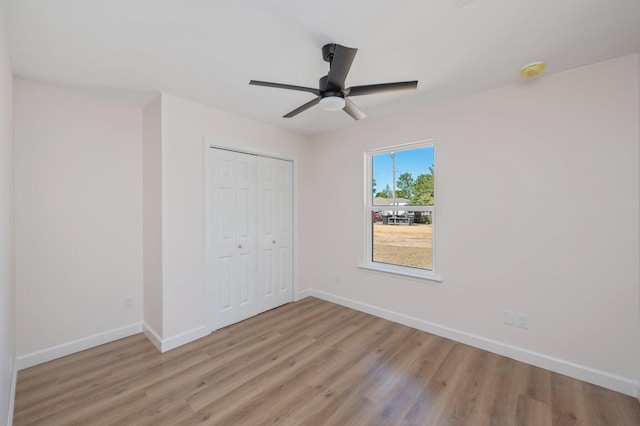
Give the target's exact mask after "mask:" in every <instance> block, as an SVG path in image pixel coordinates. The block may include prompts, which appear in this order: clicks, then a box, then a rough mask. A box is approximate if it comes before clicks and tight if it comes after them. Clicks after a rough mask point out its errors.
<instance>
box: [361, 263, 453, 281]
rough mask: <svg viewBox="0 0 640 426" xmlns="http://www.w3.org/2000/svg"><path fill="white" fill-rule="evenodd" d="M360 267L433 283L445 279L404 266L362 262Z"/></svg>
mask: <svg viewBox="0 0 640 426" xmlns="http://www.w3.org/2000/svg"><path fill="white" fill-rule="evenodd" d="M358 268H361V269H367V270H370V271H375V272H383V273H386V274H393V275H399V276H401V277H407V278H414V279H418V280H420V281H430V283H431V284H436V283H441V282H442V280H444V278H443V277H441V276H439V275H435V274H433V273H431V272H412V271H409V270H404V268H403V270H399V269H396V268H393V267H388V266H378V265H371V264H360V265H358Z"/></svg>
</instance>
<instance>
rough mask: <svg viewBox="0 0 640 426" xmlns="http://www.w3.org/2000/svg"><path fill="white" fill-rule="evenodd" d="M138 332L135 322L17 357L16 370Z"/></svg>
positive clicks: (138, 327) (140, 330) (138, 326)
mask: <svg viewBox="0 0 640 426" xmlns="http://www.w3.org/2000/svg"><path fill="white" fill-rule="evenodd" d="M140 332H142V323H141V322H137V323H134V324H130V325H126V326H124V327H119V328H114V329H112V330H107V331H104V332H102V333H97V334H94V335H92V336H87V337H83V338H81V339H77V340H72V341H71V342H67V343H63V344H60V345H56V346H52V347H50V348H46V349H42V350H39V351H35V352H31V353H29V354H26V355H21V356H19V357H17V359H16V364H17V368H18V370H23V369H25V368H29V367H33V366H34V365H38V364H42V363H43V362H47V361H52V360H54V359H57V358H61V357H63V356H67V355H71V354H73V353H76V352H80V351H84V350H85V349H89V348H93V347H95V346H99V345H104V344H105V343H109V342H113V341H114V340H118V339H122V338H124V337H129V336H132V335H134V334H138V333H140Z"/></svg>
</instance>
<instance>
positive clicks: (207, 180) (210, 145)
mask: <svg viewBox="0 0 640 426" xmlns="http://www.w3.org/2000/svg"><path fill="white" fill-rule="evenodd" d="M211 149H222V150H226V151H232V152H236V153H239V154H248V155H255V156H258V157H266V158H272V159H276V160H283V161H289V162H291V164H292V193H291V198H292V200H291V201H292V224H291V234H292V238H291V240H292V264H291V269H292V271H291V273H292V284H293V286H292V287H293V295H292V301H296V300H299V299H301V298H302V297H300V296H299V294H298V258H297V256H296V252H297V248H298V233H297V229H298V205H297V197H296V194H297V188H298V183H297V181H298V179H297V175H298V171H297V163H296V159H295V158H290V157H285V156H282V155H279V154H274V153H272V152H265V151H259V150H254V149H252V148H244V147H239V146H234V145H226V144H222V143H219V142H214V141H211V140H210V139H207V138H204V139H203V143H202V153H203V171H204V173H203V175H204V185H203V189H204V194H203V201H204V209H203V210H204V211H203V214H204V218H203V220H204V238H203V239H204V257H205V271H204V272H205V273H204V276H205V282H204V283H203V284H204V304H205V312H206V316H207V328H208V330H209V332H210V333H211V332H213V331H215V330H217V328H216V327H215V326H214V321H213V315H214V306H213V277H214V274H213V270H212V267H213V265H212V259H211V256H212V253H213V250H212V241H211V230H212V228H211V227H212V223H211V216H210V215H211V213H212V212H211V190H212V188H211V174H210V173H211V170H210V157H209V155H210V150H211Z"/></svg>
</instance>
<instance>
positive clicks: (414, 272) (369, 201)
mask: <svg viewBox="0 0 640 426" xmlns="http://www.w3.org/2000/svg"><path fill="white" fill-rule="evenodd" d="M428 146H432V147H433V148H434V149H433V162H434V165H435V164H436V150H435V143H434V140H433V139H429V140H423V141H419V142H412V143H408V144H402V145H393V146H387V147H382V148H375V149H370V150H368V151H366V152H365V154H364V168H365V171H366V173H365V174H366V176H365V181H364V209H363V210H364V215H363V217H364V220H363V223H364V236H365V237H364V247H363V261H362V262H361V263H360V264H359V265H358V267H359V268H362V269H367V270H370V271H376V272H382V273H386V274H394V275H399V276H402V277H408V278H414V279H419V280H421V281H425V282H431V283H440V282H442V281H443V279H444V278H443V277H442V276H439V275H437V274H436V250H435V248H436V207H435V206H436V201H435V200H434V203H433V204H434V205H433V206H415V207H411V210H415V211H430V212H431V217H432V223H433V234H432V246H433V252H432V266H433V270H428V269H420V268H413V267H410V266H401V265H393V264H388V263H382V262H373V260H372V259H371V251H372V249H373V240H372V232H371V217H372V211H373V210H375V209H376V208H379V209H380V210H388V208H384V209H383V208H381V207H383V206H374V205H373V197H372V195H371V182H372V181H373V176H372V169H373V165H372V161H373V156H374V155H377V154H381V153H388V152H391V151H396V152H397V151H406V150H410V149H415V148H422V147H428ZM434 168H435V167H434ZM434 184H435V182H434ZM434 198H437V191H436V195H435V196H434ZM385 207H386V206H385ZM402 207H403V209H404V210H406V209H405V208H404V207H405V206H402Z"/></svg>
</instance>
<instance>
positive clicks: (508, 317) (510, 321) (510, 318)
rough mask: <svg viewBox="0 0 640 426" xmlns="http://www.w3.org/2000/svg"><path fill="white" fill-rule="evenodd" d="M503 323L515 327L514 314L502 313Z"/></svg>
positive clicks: (509, 312) (510, 312)
mask: <svg viewBox="0 0 640 426" xmlns="http://www.w3.org/2000/svg"><path fill="white" fill-rule="evenodd" d="M504 323H505V324H506V325H516V314H515V313H513V312H512V311H507V310H505V311H504Z"/></svg>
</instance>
